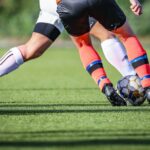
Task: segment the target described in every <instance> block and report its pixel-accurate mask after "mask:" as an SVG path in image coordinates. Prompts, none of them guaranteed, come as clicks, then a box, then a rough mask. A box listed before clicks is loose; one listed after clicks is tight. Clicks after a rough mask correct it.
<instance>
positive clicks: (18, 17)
mask: <svg viewBox="0 0 150 150" xmlns="http://www.w3.org/2000/svg"><path fill="white" fill-rule="evenodd" d="M117 2H118V3H119V4H120V6H121V8H122V9H123V10H124V11H125V13H126V15H127V17H128V20H129V22H130V23H131V24H132V26H133V28H134V31H135V32H136V33H137V34H138V35H140V36H142V37H145V36H146V37H147V36H149V35H150V23H149V20H150V9H149V7H150V0H141V2H142V4H143V13H144V14H143V15H142V16H141V17H135V16H134V15H133V14H132V12H131V11H130V8H129V6H130V5H129V2H128V1H127V0H117ZM38 14H39V2H38V0H0V38H4V37H22V38H24V37H28V36H29V35H30V34H31V33H32V30H33V28H34V24H35V22H36V19H37V17H38ZM61 38H63V39H66V38H68V36H67V34H66V33H65V32H64V33H63V34H62V37H61Z"/></svg>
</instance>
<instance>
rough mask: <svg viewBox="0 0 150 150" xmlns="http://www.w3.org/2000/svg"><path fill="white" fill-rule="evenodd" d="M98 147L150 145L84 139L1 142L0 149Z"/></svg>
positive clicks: (136, 140)
mask: <svg viewBox="0 0 150 150" xmlns="http://www.w3.org/2000/svg"><path fill="white" fill-rule="evenodd" d="M92 145H93V146H98V145H99V146H100V145H111V146H112V145H136V146H138V145H148V146H149V145H150V140H147V139H126V138H124V139H91V140H89V139H84V140H67V141H12V142H11V141H10V142H8V141H1V142H0V147H41V148H42V147H62V146H63V147H78V146H92Z"/></svg>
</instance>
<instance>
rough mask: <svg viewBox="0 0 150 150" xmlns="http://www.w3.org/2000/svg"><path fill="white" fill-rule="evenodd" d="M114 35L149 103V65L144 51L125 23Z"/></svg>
mask: <svg viewBox="0 0 150 150" xmlns="http://www.w3.org/2000/svg"><path fill="white" fill-rule="evenodd" d="M115 33H117V34H118V35H119V37H120V39H121V41H122V42H123V44H124V46H125V47H126V50H127V53H128V58H129V61H130V63H131V64H132V66H133V67H134V69H135V71H136V72H137V74H138V76H139V77H140V78H141V84H142V86H143V87H144V88H145V89H146V93H147V99H148V100H149V102H150V90H149V89H150V65H149V61H148V57H147V53H146V51H145V49H144V48H143V46H142V45H141V43H140V41H139V39H138V38H137V36H136V35H135V34H134V33H133V31H132V29H131V28H130V26H129V25H128V23H127V22H126V23H125V24H124V25H123V26H122V27H120V28H118V29H117V30H115Z"/></svg>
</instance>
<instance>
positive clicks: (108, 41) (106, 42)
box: [101, 38, 119, 47]
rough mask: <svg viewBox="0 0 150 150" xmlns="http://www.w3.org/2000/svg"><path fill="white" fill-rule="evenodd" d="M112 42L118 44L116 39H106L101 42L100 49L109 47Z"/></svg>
mask: <svg viewBox="0 0 150 150" xmlns="http://www.w3.org/2000/svg"><path fill="white" fill-rule="evenodd" d="M114 42H119V40H118V39H117V38H111V39H107V40H105V41H103V42H101V46H102V47H105V46H109V45H112V44H114Z"/></svg>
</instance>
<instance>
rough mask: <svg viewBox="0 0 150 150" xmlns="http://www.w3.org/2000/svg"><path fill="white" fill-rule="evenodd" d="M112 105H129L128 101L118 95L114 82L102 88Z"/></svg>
mask: <svg viewBox="0 0 150 150" xmlns="http://www.w3.org/2000/svg"><path fill="white" fill-rule="evenodd" d="M102 92H103V93H104V94H105V95H106V97H107V99H108V100H109V102H110V103H111V105H112V106H127V103H126V101H125V100H124V99H123V98H122V97H120V96H119V95H118V93H117V92H116V90H115V89H114V88H113V86H112V84H106V85H105V86H104V88H103V90H102Z"/></svg>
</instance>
